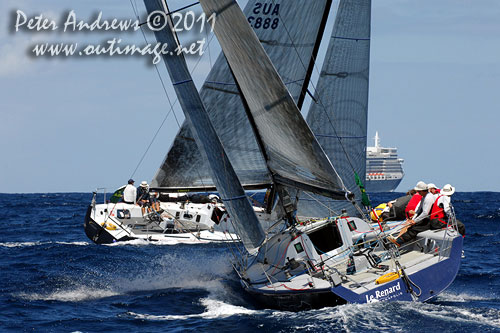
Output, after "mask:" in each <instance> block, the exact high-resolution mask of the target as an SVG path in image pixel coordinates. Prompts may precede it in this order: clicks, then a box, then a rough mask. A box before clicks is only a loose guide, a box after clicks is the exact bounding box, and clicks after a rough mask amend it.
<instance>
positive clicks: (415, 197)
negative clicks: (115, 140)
mask: <svg viewBox="0 0 500 333" xmlns="http://www.w3.org/2000/svg"><path fill="white" fill-rule="evenodd" d="M420 200H422V196H421V195H420V194H418V193H415V194H414V195H413V196H412V197H411V199H410V201H409V202H408V205H406V209H405V214H406V217H408V218H409V216H408V212H409V211H410V210H415V208H417V205H418V203H419V202H420Z"/></svg>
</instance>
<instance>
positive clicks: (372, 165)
mask: <svg viewBox="0 0 500 333" xmlns="http://www.w3.org/2000/svg"><path fill="white" fill-rule="evenodd" d="M403 162H404V160H403V159H401V158H398V149H397V148H386V147H381V146H380V138H379V136H378V132H375V146H374V147H366V183H365V188H366V191H367V192H372V193H373V192H392V191H394V190H395V189H396V187H398V185H399V183H401V180H403V176H404V175H405V173H404V171H403V166H402V164H403Z"/></svg>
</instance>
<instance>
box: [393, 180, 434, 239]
mask: <svg viewBox="0 0 500 333" xmlns="http://www.w3.org/2000/svg"><path fill="white" fill-rule="evenodd" d="M415 191H417V192H418V194H420V195H421V196H422V199H421V200H420V202H419V203H418V205H417V207H416V209H415V215H414V216H413V218H410V219H409V220H408V224H409V225H410V227H409V228H408V229H407V231H406V232H404V233H403V234H400V235H399V236H398V238H396V239H395V238H392V237H388V239H389V240H390V241H391V242H393V243H394V244H395V245H396V246H398V247H399V246H401V245H402V244H403V243H406V242H409V241H411V240H413V239H415V237H417V234H418V233H419V232H422V231H425V230H429V228H430V224H429V222H430V220H429V214H430V212H431V209H432V204H433V203H434V201H435V197H434V195H433V194H432V193H429V191H428V186H427V184H426V183H424V182H423V181H419V182H418V183H417V185H416V186H415Z"/></svg>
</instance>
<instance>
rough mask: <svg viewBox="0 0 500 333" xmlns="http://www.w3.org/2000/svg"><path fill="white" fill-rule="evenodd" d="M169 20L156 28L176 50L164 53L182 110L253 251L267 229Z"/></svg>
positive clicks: (149, 3) (150, 2)
mask: <svg viewBox="0 0 500 333" xmlns="http://www.w3.org/2000/svg"><path fill="white" fill-rule="evenodd" d="M144 3H145V5H146V8H147V11H148V13H153V12H155V11H165V12H168V8H166V7H165V8H163V5H162V4H161V3H162V2H160V1H158V0H144ZM168 20H169V22H168V25H167V27H166V28H165V29H163V30H161V31H155V36H156V39H157V40H158V42H161V43H163V44H166V45H168V46H169V49H168V51H169V52H170V51H172V52H170V53H171V54H172V55H166V54H165V53H164V54H163V60H164V62H165V64H166V66H167V69H168V73H169V75H170V79H171V80H172V83H173V85H174V88H175V92H176V94H177V96H178V98H179V102H180V104H181V106H182V110H183V111H184V114H185V116H186V119H187V120H188V122H190V125H191V128H192V132H193V135H194V137H195V140H196V143H197V144H198V149H199V150H200V152H201V153H202V154H203V157H204V158H205V159H207V161H208V163H209V165H210V167H211V171H212V174H211V176H212V179H213V180H214V183H215V184H216V186H217V190H218V191H219V193H220V194H221V196H222V200H223V202H224V205H225V207H226V209H227V211H228V212H229V215H230V216H231V218H232V220H233V222H234V226H235V228H236V229H237V232H238V235H239V236H240V238H241V240H242V242H243V244H244V246H245V248H246V249H247V250H248V251H252V250H253V249H255V248H257V247H258V246H259V245H260V244H261V243H262V242H263V240H264V232H263V230H262V227H261V226H260V223H259V221H258V219H257V216H256V215H255V212H254V210H253V208H252V206H251V204H250V202H249V201H248V198H247V197H246V195H245V191H244V190H243V188H242V187H241V184H240V182H239V180H238V178H237V176H236V173H235V172H234V169H233V167H232V166H231V163H230V162H229V159H228V158H227V156H226V154H225V152H224V149H223V147H222V144H221V142H220V140H219V138H218V137H217V134H216V133H215V130H214V128H213V126H212V125H211V122H210V119H209V117H208V114H207V112H206V111H205V108H204V106H203V104H202V102H201V98H200V95H199V94H198V91H197V90H196V86H195V85H194V83H193V80H192V77H191V74H190V73H189V70H188V67H187V65H186V61H185V59H184V56H183V55H182V54H177V52H175V48H176V47H177V45H178V43H177V38H176V37H175V35H174V33H173V30H172V22H171V20H170V18H169V19H168Z"/></svg>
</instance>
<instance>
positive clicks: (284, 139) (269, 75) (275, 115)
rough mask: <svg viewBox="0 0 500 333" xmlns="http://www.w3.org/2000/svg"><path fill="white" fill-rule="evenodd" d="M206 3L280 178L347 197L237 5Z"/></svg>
mask: <svg viewBox="0 0 500 333" xmlns="http://www.w3.org/2000/svg"><path fill="white" fill-rule="evenodd" d="M200 3H201V5H202V7H203V10H204V11H205V13H206V14H207V16H210V15H212V14H213V13H216V15H217V19H216V21H215V27H214V30H215V34H216V36H217V39H218V40H219V43H220V45H221V47H222V49H223V51H224V54H225V56H226V59H227V61H228V63H229V66H230V67H231V70H232V72H233V74H234V77H235V79H236V81H237V83H238V85H239V88H240V89H241V91H242V93H243V96H244V98H245V101H246V103H247V105H248V112H249V115H248V116H249V118H250V119H251V121H252V122H253V123H254V129H255V130H256V132H257V136H258V137H259V139H260V141H261V142H262V149H263V150H264V152H265V154H266V157H267V161H266V162H267V166H268V168H269V170H270V171H271V172H272V173H273V178H274V180H275V181H276V182H277V183H279V184H283V185H288V186H293V187H296V188H300V189H303V190H309V191H312V192H314V193H318V194H322V195H326V196H329V197H331V198H336V199H340V198H344V197H345V191H344V187H343V185H342V181H341V180H340V179H339V177H338V175H337V173H336V171H335V169H334V168H333V166H332V165H331V163H330V161H329V159H328V157H327V156H326V155H325V153H324V152H323V149H322V148H321V146H320V145H319V143H318V141H317V140H316V138H315V137H314V135H313V133H312V132H311V130H310V129H309V126H307V123H306V122H305V120H304V119H303V118H302V115H301V114H300V111H299V109H298V108H297V105H296V104H295V102H294V100H293V98H292V97H291V95H290V93H289V92H288V90H287V89H286V87H285V85H284V83H283V81H282V80H281V77H280V76H279V75H278V73H277V72H276V70H275V68H274V66H273V64H272V63H271V60H270V59H269V57H268V56H267V54H266V52H265V50H264V48H263V47H262V45H261V44H260V43H259V40H258V38H257V36H256V35H255V33H254V32H253V30H252V29H251V27H250V26H249V25H248V23H247V22H246V18H245V16H244V14H243V12H242V11H241V10H240V8H239V7H238V5H237V3H236V2H235V1H233V0H223V1H216V0H202V1H200Z"/></svg>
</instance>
